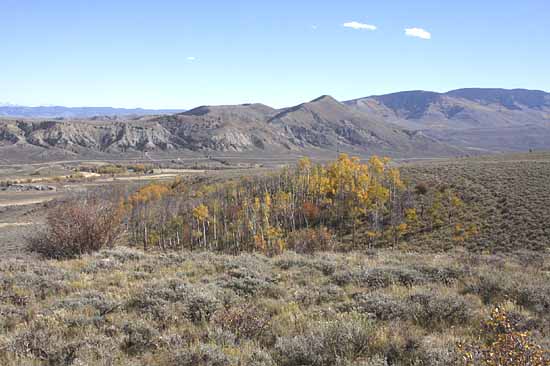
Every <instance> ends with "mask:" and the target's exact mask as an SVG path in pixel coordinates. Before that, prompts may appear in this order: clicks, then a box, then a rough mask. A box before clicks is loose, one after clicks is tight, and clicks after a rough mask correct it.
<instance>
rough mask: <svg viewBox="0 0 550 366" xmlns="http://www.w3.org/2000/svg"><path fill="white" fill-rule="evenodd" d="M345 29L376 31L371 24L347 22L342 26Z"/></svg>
mask: <svg viewBox="0 0 550 366" xmlns="http://www.w3.org/2000/svg"><path fill="white" fill-rule="evenodd" d="M342 25H343V26H344V27H346V28H352V29H367V30H376V26H375V25H372V24H365V23H359V22H355V21H354V22H347V23H344V24H342Z"/></svg>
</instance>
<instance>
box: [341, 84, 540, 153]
mask: <svg viewBox="0 0 550 366" xmlns="http://www.w3.org/2000/svg"><path fill="white" fill-rule="evenodd" d="M345 104H346V105H348V106H350V107H352V108H354V109H356V110H358V111H361V112H362V113H364V114H366V115H368V116H370V117H371V118H374V119H378V120H384V121H387V122H389V123H394V124H396V125H399V126H401V127H403V128H407V129H412V130H420V131H423V132H424V133H426V134H427V135H429V136H432V137H434V138H437V139H438V140H440V141H442V142H446V143H449V144H452V145H455V146H460V147H463V148H466V149H468V150H470V151H474V150H482V151H518V150H519V151H521V150H523V151H525V150H527V149H550V94H549V93H546V92H544V91H540V90H526V89H513V90H506V89H476V88H471V89H458V90H453V91H450V92H447V93H434V92H426V91H407V92H400V93H394V94H387V95H380V96H372V97H367V98H360V99H356V100H351V101H347V102H345Z"/></svg>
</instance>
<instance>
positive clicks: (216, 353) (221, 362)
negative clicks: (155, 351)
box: [171, 344, 236, 366]
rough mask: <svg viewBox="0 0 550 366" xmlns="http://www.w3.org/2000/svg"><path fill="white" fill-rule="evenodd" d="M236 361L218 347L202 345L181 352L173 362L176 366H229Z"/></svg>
mask: <svg viewBox="0 0 550 366" xmlns="http://www.w3.org/2000/svg"><path fill="white" fill-rule="evenodd" d="M235 364H236V363H235V360H234V359H233V358H232V357H229V356H228V355H226V354H225V353H223V351H222V349H221V348H220V347H219V346H216V345H206V344H200V345H198V346H195V347H192V348H188V349H185V350H183V351H181V352H179V353H178V354H177V355H176V356H175V357H174V358H173V360H172V362H171V365H174V366H229V365H235Z"/></svg>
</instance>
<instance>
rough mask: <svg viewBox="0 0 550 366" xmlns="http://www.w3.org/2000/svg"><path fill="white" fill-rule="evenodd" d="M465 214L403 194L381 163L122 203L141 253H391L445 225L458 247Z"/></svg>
mask: <svg viewBox="0 0 550 366" xmlns="http://www.w3.org/2000/svg"><path fill="white" fill-rule="evenodd" d="M463 206H464V205H463V202H462V200H461V199H460V198H459V197H458V196H457V195H456V194H455V193H454V192H453V191H452V190H451V189H449V188H438V189H432V190H430V189H429V188H427V187H419V186H417V187H410V186H409V185H408V184H406V183H405V182H403V180H402V179H401V176H400V172H399V170H398V169H397V168H395V167H392V165H391V162H390V160H389V159H388V158H379V157H377V156H373V157H372V158H370V159H369V160H368V161H367V162H365V163H363V162H361V161H360V159H359V158H356V157H350V156H348V155H346V154H341V155H340V156H339V158H338V159H337V160H335V161H333V162H330V163H327V164H325V165H322V164H312V162H311V161H310V160H309V159H308V158H304V159H302V160H300V161H299V162H298V164H296V166H295V167H287V168H284V169H281V170H280V171H278V172H276V173H273V174H270V175H267V176H261V177H244V178H241V179H240V181H238V182H228V183H221V184H209V185H203V186H201V187H200V188H199V189H191V188H189V187H188V186H187V185H186V184H184V182H183V181H182V180H181V179H179V180H176V181H175V182H173V183H171V184H159V183H154V184H150V185H147V186H145V187H142V188H141V189H139V190H138V191H136V192H135V193H133V194H132V195H131V196H130V197H129V199H128V200H127V203H126V208H127V210H128V222H127V227H128V231H129V235H130V239H131V241H132V242H133V243H134V244H141V245H142V246H143V247H144V249H147V248H150V247H160V249H163V250H166V249H181V250H183V249H208V250H219V251H224V252H228V253H237V252H242V251H260V252H262V253H265V254H268V255H274V254H278V253H281V252H283V251H284V250H286V249H291V250H295V251H298V252H313V251H316V250H327V249H336V248H334V246H335V244H334V243H335V242H338V243H341V244H339V245H340V246H342V245H343V246H344V247H345V248H347V249H358V248H369V247H372V246H381V245H396V244H398V243H399V241H400V240H402V238H404V237H406V236H407V235H411V234H414V233H420V232H424V231H431V230H436V229H438V228H441V227H444V226H451V227H453V232H454V236H453V239H454V240H465V239H467V238H468V237H469V236H471V235H475V233H476V230H477V228H475V227H474V226H470V227H465V225H464V224H463V223H462V222H461V219H462V218H463V216H464V209H463ZM359 233H360V234H361V235H359ZM342 243H344V244H342ZM340 249H341V248H340Z"/></svg>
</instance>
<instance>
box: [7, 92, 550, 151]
mask: <svg viewBox="0 0 550 366" xmlns="http://www.w3.org/2000/svg"><path fill="white" fill-rule="evenodd" d="M549 96H550V95H549V94H548V93H546V92H543V91H529V90H525V89H517V90H503V89H478V88H470V89H457V90H455V91H450V92H447V93H436V92H428V91H405V92H399V93H392V94H386V95H381V96H372V97H366V98H358V99H354V100H351V101H345V102H340V101H338V100H336V99H335V98H333V97H331V96H329V95H322V96H320V97H318V98H315V99H313V100H311V101H309V102H305V103H300V104H297V105H295V106H292V107H288V108H280V109H275V108H272V107H269V106H267V105H264V104H261V103H253V104H240V105H218V106H199V107H196V108H194V109H191V110H188V111H180V112H178V113H173V114H166V115H153V116H132V117H128V116H126V117H125V116H120V117H93V118H88V119H34V120H33V119H13V118H12V119H4V120H0V153H2V151H5V152H10V154H12V153H13V154H16V155H17V154H19V155H22V154H25V152H26V150H25V149H27V150H29V151H31V150H32V151H33V152H35V151H38V153H39V154H40V155H45V156H48V155H49V154H50V153H51V152H52V151H57V152H61V153H63V154H69V155H74V156H86V155H94V154H99V153H101V154H127V153H132V152H135V153H140V152H165V153H169V152H178V153H179V152H189V153H198V154H204V153H206V154H210V153H212V152H229V153H239V154H255V153H271V154H280V153H285V152H299V153H308V152H323V151H324V152H328V151H346V152H350V153H354V154H359V155H368V154H384V155H388V156H400V157H440V156H463V155H465V154H469V153H476V154H477V153H479V152H483V151H485V152H497V151H517V150H523V151H525V150H527V149H531V148H536V149H543V148H550V97H549ZM5 154H7V153H5Z"/></svg>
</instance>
